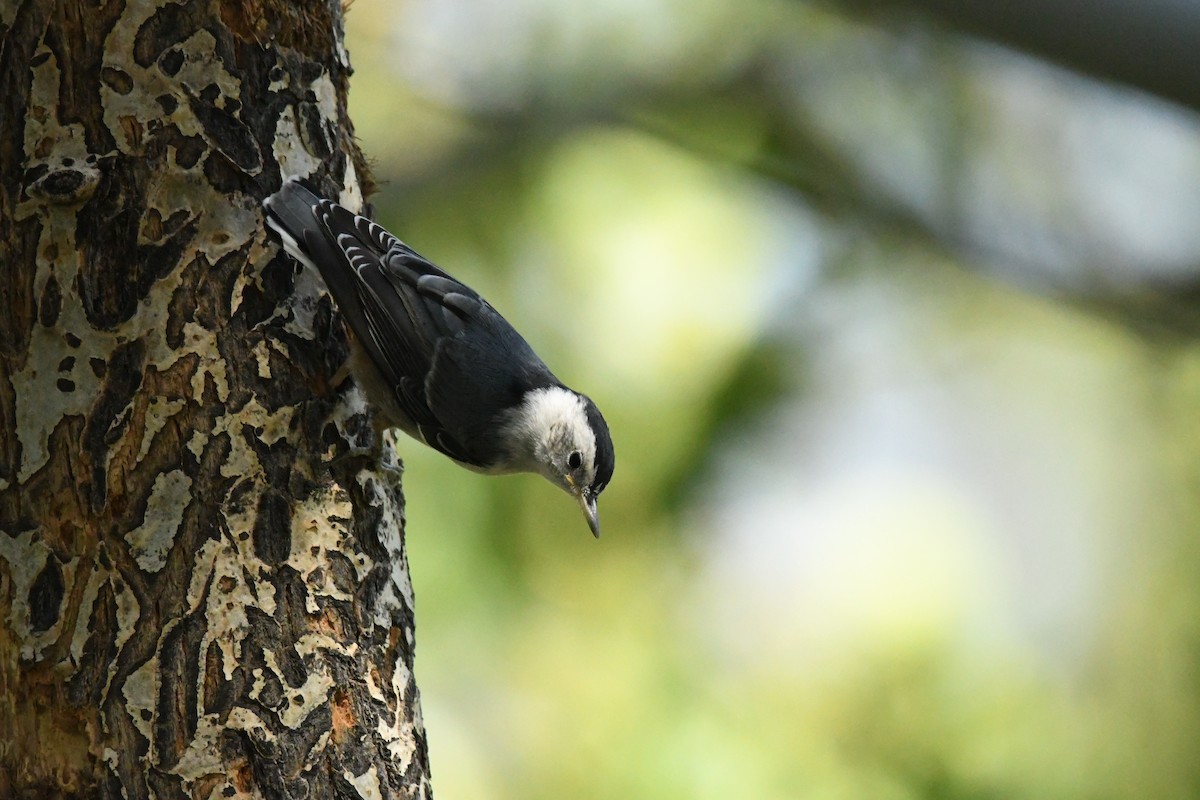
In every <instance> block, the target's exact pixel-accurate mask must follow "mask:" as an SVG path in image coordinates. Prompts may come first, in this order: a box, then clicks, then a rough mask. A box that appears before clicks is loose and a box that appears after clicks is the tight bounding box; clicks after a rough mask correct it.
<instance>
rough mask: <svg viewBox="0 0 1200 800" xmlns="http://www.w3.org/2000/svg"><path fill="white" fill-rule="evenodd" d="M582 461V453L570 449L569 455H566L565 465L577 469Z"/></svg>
mask: <svg viewBox="0 0 1200 800" xmlns="http://www.w3.org/2000/svg"><path fill="white" fill-rule="evenodd" d="M582 463H583V455H582V454H581V453H580V452H579V451H578V450H572V451H571V455H569V456H567V466H568V467H570V468H571V469H579V465H580V464H582Z"/></svg>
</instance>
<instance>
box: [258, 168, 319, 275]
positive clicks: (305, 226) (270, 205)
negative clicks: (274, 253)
mask: <svg viewBox="0 0 1200 800" xmlns="http://www.w3.org/2000/svg"><path fill="white" fill-rule="evenodd" d="M320 200H321V198H320V197H318V196H317V195H316V194H314V193H313V191H312V190H311V189H309V188H308V186H306V185H305V184H304V183H303V182H302V181H300V180H299V179H297V178H292V179H291V180H289V181H287V182H286V183H285V184H283V186H282V187H281V188H280V190H279V191H278V192H276V193H275V194H273V195H271V196H270V197H268V198H267V199H266V201H265V202H264V203H263V209H264V210H265V211H266V215H267V227H268V228H270V229H271V230H272V231H274V232H275V235H276V236H278V237H279V241H280V242H281V243H282V244H283V249H284V250H286V251H287V252H288V254H289V255H291V256H292V257H293V258H295V259H296V260H297V261H299V262H301V263H302V264H304V265H305V266H307V267H311V268H314V269H315V265H314V264H313V254H312V253H311V252H310V249H309V248H310V247H312V245H313V238H315V237H319V238H323V236H322V235H321V231H320V227H319V225H318V223H317V219H316V217H315V216H314V215H313V211H314V209H315V208H316V207H317V203H318V202H320Z"/></svg>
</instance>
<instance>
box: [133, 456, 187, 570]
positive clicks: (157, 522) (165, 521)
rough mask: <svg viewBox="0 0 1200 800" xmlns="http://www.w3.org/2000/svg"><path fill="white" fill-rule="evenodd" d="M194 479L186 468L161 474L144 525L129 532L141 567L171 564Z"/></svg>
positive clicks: (155, 567) (147, 503)
mask: <svg viewBox="0 0 1200 800" xmlns="http://www.w3.org/2000/svg"><path fill="white" fill-rule="evenodd" d="M191 488H192V479H191V478H190V477H188V475H187V474H186V473H184V472H183V471H182V470H178V469H176V470H171V471H170V472H163V473H160V474H159V475H158V476H156V477H155V479H154V486H153V487H152V488H151V490H150V497H149V498H148V499H147V500H146V514H145V517H144V518H143V521H142V524H141V525H139V526H138V527H136V528H134V529H133V530H131V531H130V532H129V533H127V534H126V535H125V541H126V542H128V543H129V550H130V552H131V554H132V555H133V557H134V559H135V560H136V561H137V563H138V566H139V567H141V568H142V569H143V570H145V571H147V572H158V571H159V570H160V569H162V568H163V565H164V564H166V563H167V554H168V553H169V552H170V551H171V545H173V544H174V543H175V533H176V531H178V530H179V526H180V524H182V522H183V514H184V511H185V510H186V509H187V504H188V501H189V500H190V499H191Z"/></svg>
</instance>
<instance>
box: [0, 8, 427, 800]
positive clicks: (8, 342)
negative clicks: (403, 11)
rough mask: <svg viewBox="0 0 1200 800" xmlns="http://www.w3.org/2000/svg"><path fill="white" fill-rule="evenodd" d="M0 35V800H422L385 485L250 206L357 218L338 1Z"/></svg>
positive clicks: (402, 583) (383, 452) (398, 509)
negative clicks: (285, 196)
mask: <svg viewBox="0 0 1200 800" xmlns="http://www.w3.org/2000/svg"><path fill="white" fill-rule="evenodd" d="M0 36H2V39H0V81H2V84H0V184H2V191H0V269H2V270H3V279H2V280H0V797H3V798H25V797H29V798H34V797H36V798H42V797H88V798H92V797H105V798H147V797H156V798H229V797H247V798H248V797H261V798H284V797H287V798H291V797H305V798H335V797H336V798H343V797H363V798H378V797H428V796H429V793H430V792H429V782H428V766H427V757H426V749H425V736H424V730H423V728H422V724H421V718H420V710H419V702H418V695H417V688H416V685H415V683H414V682H413V677H412V657H413V615H412V589H411V584H410V582H409V577H408V566H407V561H406V558H405V553H404V539H403V522H404V506H403V496H402V494H401V491H400V482H399V466H398V464H397V462H396V460H395V457H394V453H393V452H392V450H391V448H390V445H389V444H387V443H386V442H382V443H381V442H379V441H378V440H377V438H376V437H375V436H374V434H373V432H372V428H371V425H370V424H369V420H368V419H367V417H366V411H365V408H364V406H363V405H362V403H361V400H360V399H359V395H358V393H357V392H356V391H349V392H348V393H345V394H338V393H337V392H335V391H334V390H333V389H332V388H331V387H330V385H329V379H330V376H331V374H333V373H334V372H336V370H337V368H338V367H339V365H340V363H341V361H342V360H343V359H344V358H345V355H346V348H345V338H344V334H343V333H342V331H341V327H340V325H339V324H337V323H336V317H335V316H334V315H333V312H332V309H331V307H330V304H329V301H328V299H327V298H325V297H324V296H323V295H321V294H320V292H319V290H318V286H319V283H318V282H317V281H316V280H315V279H314V278H313V277H312V276H310V275H308V274H306V273H298V272H297V271H296V270H295V269H294V268H293V265H292V264H291V263H290V261H289V260H288V259H287V258H286V257H285V256H283V255H282V254H281V253H280V251H279V249H278V248H277V247H276V246H275V245H274V244H273V243H271V242H270V241H269V240H268V238H267V237H266V235H265V233H264V229H263V224H262V214H261V212H260V208H259V204H260V202H261V200H262V198H263V197H264V196H265V195H267V194H269V193H270V192H271V191H273V190H274V189H276V188H277V187H278V186H279V183H280V181H281V177H284V176H288V175H293V174H306V175H308V174H311V175H314V176H316V177H318V178H320V177H321V176H324V177H323V178H322V182H323V185H324V188H325V189H326V190H327V191H328V192H329V193H331V194H333V193H340V195H341V198H342V200H343V202H346V203H348V204H350V205H352V206H353V205H356V204H357V203H359V202H361V200H360V194H359V192H360V189H359V184H360V182H361V181H363V180H364V176H365V172H364V170H363V166H362V159H361V156H360V154H359V153H358V151H357V149H356V148H355V146H354V144H353V136H352V129H351V126H350V122H349V120H348V119H347V117H346V102H345V101H346V85H347V78H348V76H349V73H350V69H349V65H348V62H347V57H346V53H345V50H344V49H343V46H342V24H341V8H340V6H339V4H338V3H337V1H336V0H334V2H332V3H329V2H325V3H318V4H314V5H308V4H304V5H297V6H294V7H293V6H292V5H290V4H288V3H277V2H275V0H240V2H229V0H226V1H225V2H216V0H183V2H173V1H168V0H126V2H122V0H108V2H97V3H93V2H78V1H76V0H0ZM381 464H382V465H383V466H380V465H381Z"/></svg>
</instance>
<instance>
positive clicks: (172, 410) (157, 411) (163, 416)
mask: <svg viewBox="0 0 1200 800" xmlns="http://www.w3.org/2000/svg"><path fill="white" fill-rule="evenodd" d="M186 406H187V403H185V402H184V401H183V400H178V399H176V400H168V399H166V398H165V397H151V398H150V399H149V400H148V401H147V403H146V413H145V416H144V422H143V423H142V443H141V446H140V447H139V448H138V455H137V460H138V461H139V462H140V461H141V460H142V459H144V458H145V457H146V453H148V452H149V451H150V445H151V444H152V443H153V442H154V437H155V436H156V435H157V434H158V432H159V431H161V430H162V429H163V426H165V425H166V424H167V420H169V419H170V418H171V417H173V416H175V415H176V414H178V413H179V412H180V411H182V410H183V409H184V408H185V407H186Z"/></svg>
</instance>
